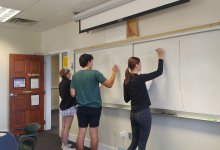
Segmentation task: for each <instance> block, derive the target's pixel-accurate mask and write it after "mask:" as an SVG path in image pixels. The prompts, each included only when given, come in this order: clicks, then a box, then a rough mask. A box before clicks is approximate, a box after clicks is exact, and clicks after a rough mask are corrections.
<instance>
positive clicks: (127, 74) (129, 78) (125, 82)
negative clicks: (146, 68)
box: [124, 68, 132, 85]
mask: <svg viewBox="0 0 220 150" xmlns="http://www.w3.org/2000/svg"><path fill="white" fill-rule="evenodd" d="M131 77H132V75H131V73H130V71H129V68H127V69H126V70H125V81H124V84H125V85H127V84H128V82H129V81H130V80H131Z"/></svg>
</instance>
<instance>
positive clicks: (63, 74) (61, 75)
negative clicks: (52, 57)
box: [59, 68, 70, 79]
mask: <svg viewBox="0 0 220 150" xmlns="http://www.w3.org/2000/svg"><path fill="white" fill-rule="evenodd" d="M68 73H70V70H69V69H65V68H63V69H61V70H60V72H59V74H60V77H61V78H62V79H68V78H67V74H68Z"/></svg>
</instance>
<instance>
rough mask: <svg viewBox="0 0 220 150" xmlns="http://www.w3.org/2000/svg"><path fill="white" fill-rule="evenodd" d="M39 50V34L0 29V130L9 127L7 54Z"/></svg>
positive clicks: (30, 52) (29, 52)
mask: <svg viewBox="0 0 220 150" xmlns="http://www.w3.org/2000/svg"><path fill="white" fill-rule="evenodd" d="M40 49H41V34H40V33H37V32H31V31H21V30H15V29H10V28H4V27H0V60H1V63H0V75H1V76H0V95H1V98H0V130H6V129H8V125H9V124H8V117H9V96H8V95H9V91H8V89H9V87H8V85H9V54H10V53H16V54H20V53H22V54H33V53H36V52H40Z"/></svg>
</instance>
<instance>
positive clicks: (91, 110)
mask: <svg viewBox="0 0 220 150" xmlns="http://www.w3.org/2000/svg"><path fill="white" fill-rule="evenodd" d="M79 63H80V66H81V67H82V70H80V71H78V72H76V73H75V74H74V76H73V78H72V82H71V89H70V93H71V95H72V96H75V95H76V97H77V105H78V106H77V118H78V125H79V132H78V136H77V141H76V147H77V150H83V149H84V139H85V135H86V130H87V127H88V126H89V131H90V138H91V150H97V149H98V143H99V140H98V126H99V121H100V116H101V109H102V101H101V94H100V88H99V84H100V83H101V84H102V85H104V86H106V87H108V88H111V87H112V86H113V84H114V81H115V76H116V73H117V71H118V67H117V66H116V65H114V66H113V68H112V74H111V77H110V78H109V79H106V78H105V77H104V76H103V74H102V73H100V72H99V71H97V70H92V67H93V56H92V55H90V54H82V55H81V56H80V58H79Z"/></svg>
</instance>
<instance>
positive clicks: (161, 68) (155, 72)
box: [141, 48, 164, 82]
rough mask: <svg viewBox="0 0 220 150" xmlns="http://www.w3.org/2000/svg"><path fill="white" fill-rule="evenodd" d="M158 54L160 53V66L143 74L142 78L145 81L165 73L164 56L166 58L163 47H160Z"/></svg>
mask: <svg viewBox="0 0 220 150" xmlns="http://www.w3.org/2000/svg"><path fill="white" fill-rule="evenodd" d="M156 51H157V55H158V58H159V60H158V68H157V70H156V71H154V72H151V73H148V74H142V75H141V76H142V78H143V80H144V82H146V81H149V80H152V79H155V78H156V77H158V76H160V75H162V73H163V58H164V51H163V49H161V48H158V49H157V50H156Z"/></svg>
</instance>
